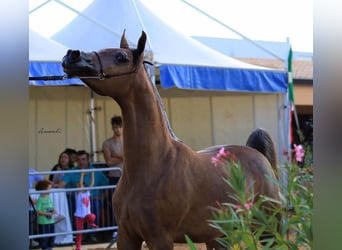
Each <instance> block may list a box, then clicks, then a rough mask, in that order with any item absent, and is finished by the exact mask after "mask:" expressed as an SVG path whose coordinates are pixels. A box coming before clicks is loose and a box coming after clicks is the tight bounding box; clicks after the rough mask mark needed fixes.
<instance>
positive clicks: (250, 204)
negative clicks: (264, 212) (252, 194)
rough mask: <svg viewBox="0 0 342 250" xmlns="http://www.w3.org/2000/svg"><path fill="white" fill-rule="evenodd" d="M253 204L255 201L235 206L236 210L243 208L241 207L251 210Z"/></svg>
mask: <svg viewBox="0 0 342 250" xmlns="http://www.w3.org/2000/svg"><path fill="white" fill-rule="evenodd" d="M252 206H253V202H247V203H246V204H245V205H243V206H241V205H234V206H233V208H234V209H235V210H238V209H241V208H243V207H244V208H245V209H246V210H250V209H251V207H252Z"/></svg>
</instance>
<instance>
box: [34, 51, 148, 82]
mask: <svg viewBox="0 0 342 250" xmlns="http://www.w3.org/2000/svg"><path fill="white" fill-rule="evenodd" d="M93 53H94V54H95V56H96V58H97V60H98V62H99V64H100V74H98V76H78V77H68V75H62V76H30V77H29V80H30V81H35V80H43V81H57V80H66V79H70V78H79V79H83V78H84V79H86V78H95V79H99V80H105V79H109V78H112V77H118V76H124V75H129V74H133V73H135V72H136V71H137V68H134V69H133V70H131V71H128V72H123V73H120V74H111V75H107V74H106V73H105V72H103V66H102V61H101V58H100V56H99V54H98V53H97V52H96V51H94V52H93ZM143 63H144V64H145V63H147V64H149V65H152V66H153V63H151V62H149V61H145V60H144V61H143Z"/></svg>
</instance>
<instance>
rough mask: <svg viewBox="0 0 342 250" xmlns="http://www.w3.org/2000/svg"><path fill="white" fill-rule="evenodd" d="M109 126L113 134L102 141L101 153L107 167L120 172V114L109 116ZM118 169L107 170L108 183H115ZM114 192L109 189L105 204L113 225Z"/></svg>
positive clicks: (115, 233)
mask: <svg viewBox="0 0 342 250" xmlns="http://www.w3.org/2000/svg"><path fill="white" fill-rule="evenodd" d="M111 126H112V130H113V136H111V137H110V138H108V139H106V140H105V141H104V142H103V143H102V153H103V157H104V159H105V162H106V165H107V166H108V167H119V168H120V169H121V172H122V171H123V160H124V159H123V138H122V118H121V116H117V115H116V116H113V117H112V118H111ZM121 172H120V171H108V172H107V176H108V179H109V185H117V183H118V181H119V179H120V176H121ZM114 192H115V189H113V190H110V191H109V192H108V195H107V198H108V199H107V206H108V208H109V209H108V210H109V218H108V219H109V221H111V222H112V224H113V225H116V222H115V218H114V211H113V208H112V202H111V200H112V196H113V194H114ZM116 235H117V232H116V231H114V233H113V238H114V239H115V238H116Z"/></svg>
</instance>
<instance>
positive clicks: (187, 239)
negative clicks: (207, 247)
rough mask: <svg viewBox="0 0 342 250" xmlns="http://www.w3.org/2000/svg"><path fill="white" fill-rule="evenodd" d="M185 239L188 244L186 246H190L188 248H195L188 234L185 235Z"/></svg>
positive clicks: (194, 249)
mask: <svg viewBox="0 0 342 250" xmlns="http://www.w3.org/2000/svg"><path fill="white" fill-rule="evenodd" d="M185 240H186V243H187V244H188V246H189V247H190V250H196V246H195V245H194V243H193V242H192V241H191V239H190V238H189V236H188V235H185Z"/></svg>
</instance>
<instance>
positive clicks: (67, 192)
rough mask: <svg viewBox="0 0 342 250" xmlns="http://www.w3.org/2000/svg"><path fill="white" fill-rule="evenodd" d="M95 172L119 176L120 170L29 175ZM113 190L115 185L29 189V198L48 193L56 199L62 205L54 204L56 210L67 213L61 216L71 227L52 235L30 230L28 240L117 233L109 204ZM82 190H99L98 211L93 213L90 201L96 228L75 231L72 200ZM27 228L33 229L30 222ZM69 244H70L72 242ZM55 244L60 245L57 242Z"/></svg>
mask: <svg viewBox="0 0 342 250" xmlns="http://www.w3.org/2000/svg"><path fill="white" fill-rule="evenodd" d="M96 171H102V172H104V173H105V172H108V171H119V172H120V174H121V168H119V167H110V168H109V167H105V168H99V167H96V168H91V169H83V170H58V171H37V172H33V173H29V175H50V174H60V173H63V174H66V173H79V172H96ZM46 179H47V178H46ZM115 188H116V184H115V185H106V186H94V187H83V188H53V189H51V190H48V191H46V190H44V191H36V190H34V189H30V190H29V195H30V196H31V197H32V196H33V197H35V198H37V197H38V196H39V194H42V193H50V195H51V196H52V197H54V198H55V197H57V198H55V199H56V200H58V202H60V203H62V204H58V206H56V205H57V204H55V207H56V210H58V207H59V208H60V210H63V212H64V213H68V214H62V215H63V216H65V219H66V221H68V219H69V221H70V224H71V225H70V226H69V228H68V230H64V231H58V230H56V232H55V233H53V234H51V233H49V234H47V233H45V234H44V233H39V232H34V231H35V228H30V229H32V231H31V230H30V232H31V233H30V235H29V239H30V240H31V239H37V238H43V237H49V236H56V237H57V236H65V235H69V236H70V235H71V237H72V236H73V235H75V234H79V233H97V232H103V231H114V232H115V231H117V229H118V227H117V225H116V223H115V219H114V214H113V209H112V204H111V195H112V194H113V192H114V190H115ZM82 190H90V191H91V190H100V199H97V200H98V202H99V203H98V204H99V207H98V208H99V210H97V211H95V210H96V209H95V207H93V204H94V202H95V201H94V200H93V199H91V201H92V207H91V210H92V211H91V212H92V213H95V215H96V217H97V218H96V224H97V226H98V228H85V229H83V230H76V227H75V224H74V211H73V210H74V208H75V200H74V198H75V193H76V192H77V191H82ZM94 199H95V198H94ZM61 201H62V202H61ZM63 201H64V202H63ZM65 201H66V202H65ZM54 203H55V201H54ZM66 211H68V212H66ZM57 212H58V211H57ZM67 216H68V217H69V218H68V217H67ZM56 225H57V224H56ZM29 226H30V227H34V226H35V225H32V223H31V222H30V225H29ZM70 227H71V228H70ZM55 243H56V241H55ZM69 243H70V244H72V243H73V241H72V242H69ZM57 244H60V243H58V242H57ZM62 244H63V243H62Z"/></svg>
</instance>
